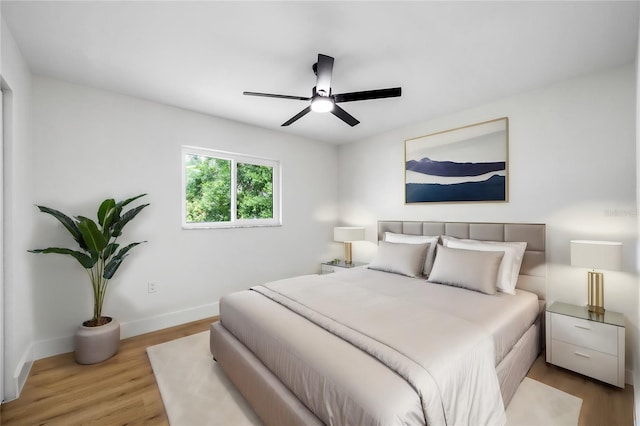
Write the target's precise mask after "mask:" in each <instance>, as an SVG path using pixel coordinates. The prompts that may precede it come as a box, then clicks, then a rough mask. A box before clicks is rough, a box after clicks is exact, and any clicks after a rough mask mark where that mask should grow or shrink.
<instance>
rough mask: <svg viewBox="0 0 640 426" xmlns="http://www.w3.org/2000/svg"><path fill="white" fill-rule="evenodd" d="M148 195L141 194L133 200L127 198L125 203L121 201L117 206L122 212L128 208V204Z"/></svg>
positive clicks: (132, 198)
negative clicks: (124, 208) (123, 208)
mask: <svg viewBox="0 0 640 426" xmlns="http://www.w3.org/2000/svg"><path fill="white" fill-rule="evenodd" d="M145 195H147V194H140V195H136V196H135V197H131V198H127V199H126V200H124V201H120V202H119V203H117V204H116V207H120V210H122V207H124V206H126V205H127V204H129V203H131V202H132V201H135V200H137V199H138V198H140V197H144V196H145Z"/></svg>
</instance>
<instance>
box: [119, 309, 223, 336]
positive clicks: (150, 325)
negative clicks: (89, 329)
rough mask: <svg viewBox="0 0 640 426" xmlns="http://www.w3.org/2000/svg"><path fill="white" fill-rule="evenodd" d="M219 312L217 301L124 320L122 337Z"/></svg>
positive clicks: (195, 319)
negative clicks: (142, 317) (137, 318)
mask: <svg viewBox="0 0 640 426" xmlns="http://www.w3.org/2000/svg"><path fill="white" fill-rule="evenodd" d="M219 313H220V304H219V303H218V302H215V303H210V304H208V305H202V306H196V307H195V308H189V309H183V310H181V311H176V312H170V313H167V314H162V315H156V316H153V317H150V318H144V319H141V320H137V321H130V322H123V323H120V338H121V339H126V338H128V337H133V336H138V335H140V334H145V333H150V332H152V331H157V330H162V329H163V328H169V327H173V326H176V325H180V324H185V323H188V322H191V321H197V320H201V319H203V318H208V317H212V316H216V315H218V314H219Z"/></svg>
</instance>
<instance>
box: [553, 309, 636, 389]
mask: <svg viewBox="0 0 640 426" xmlns="http://www.w3.org/2000/svg"><path fill="white" fill-rule="evenodd" d="M624 327H625V319H624V315H622V314H620V313H617V312H613V311H609V310H607V311H606V312H605V313H604V314H596V313H593V312H589V311H588V310H587V307H586V306H576V305H570V304H568V303H560V302H555V303H554V304H553V305H551V306H550V307H548V308H547V312H546V343H547V353H546V355H547V362H548V363H550V364H554V365H557V366H559V367H563V368H566V369H568V370H572V371H575V372H577V373H580V374H584V375H585V376H589V377H592V378H594V379H598V380H601V381H603V382H606V383H609V384H612V385H615V386H618V387H620V388H624V356H625V352H624Z"/></svg>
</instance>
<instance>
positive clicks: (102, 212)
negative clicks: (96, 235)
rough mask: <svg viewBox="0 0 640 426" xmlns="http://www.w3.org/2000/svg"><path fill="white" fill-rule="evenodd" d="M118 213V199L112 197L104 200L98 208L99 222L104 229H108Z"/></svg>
mask: <svg viewBox="0 0 640 426" xmlns="http://www.w3.org/2000/svg"><path fill="white" fill-rule="evenodd" d="M115 213H116V201H115V200H114V199H112V198H109V199H107V200H104V201H103V202H102V204H100V207H99V208H98V223H99V224H100V226H102V229H103V230H104V229H108V228H109V225H111V221H112V220H113V217H114V216H115Z"/></svg>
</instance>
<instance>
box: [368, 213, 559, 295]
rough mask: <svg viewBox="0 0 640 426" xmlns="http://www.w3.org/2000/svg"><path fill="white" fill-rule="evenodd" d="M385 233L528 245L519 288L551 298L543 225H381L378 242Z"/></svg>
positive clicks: (462, 223) (470, 223)
mask: <svg viewBox="0 0 640 426" xmlns="http://www.w3.org/2000/svg"><path fill="white" fill-rule="evenodd" d="M385 232H394V233H397V234H409V235H431V236H437V235H448V236H450V237H455V238H470V239H473V240H485V241H525V242H526V243H527V249H526V251H525V253H524V259H523V261H522V267H521V268H520V276H519V277H518V283H517V285H516V287H517V288H519V289H522V290H526V291H530V292H532V293H536V294H537V295H538V299H540V300H545V299H546V294H547V266H546V260H545V259H546V258H545V234H546V227H545V225H544V224H539V223H476V222H418V221H392V220H383V221H379V222H378V240H382V239H383V238H384V233H385Z"/></svg>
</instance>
